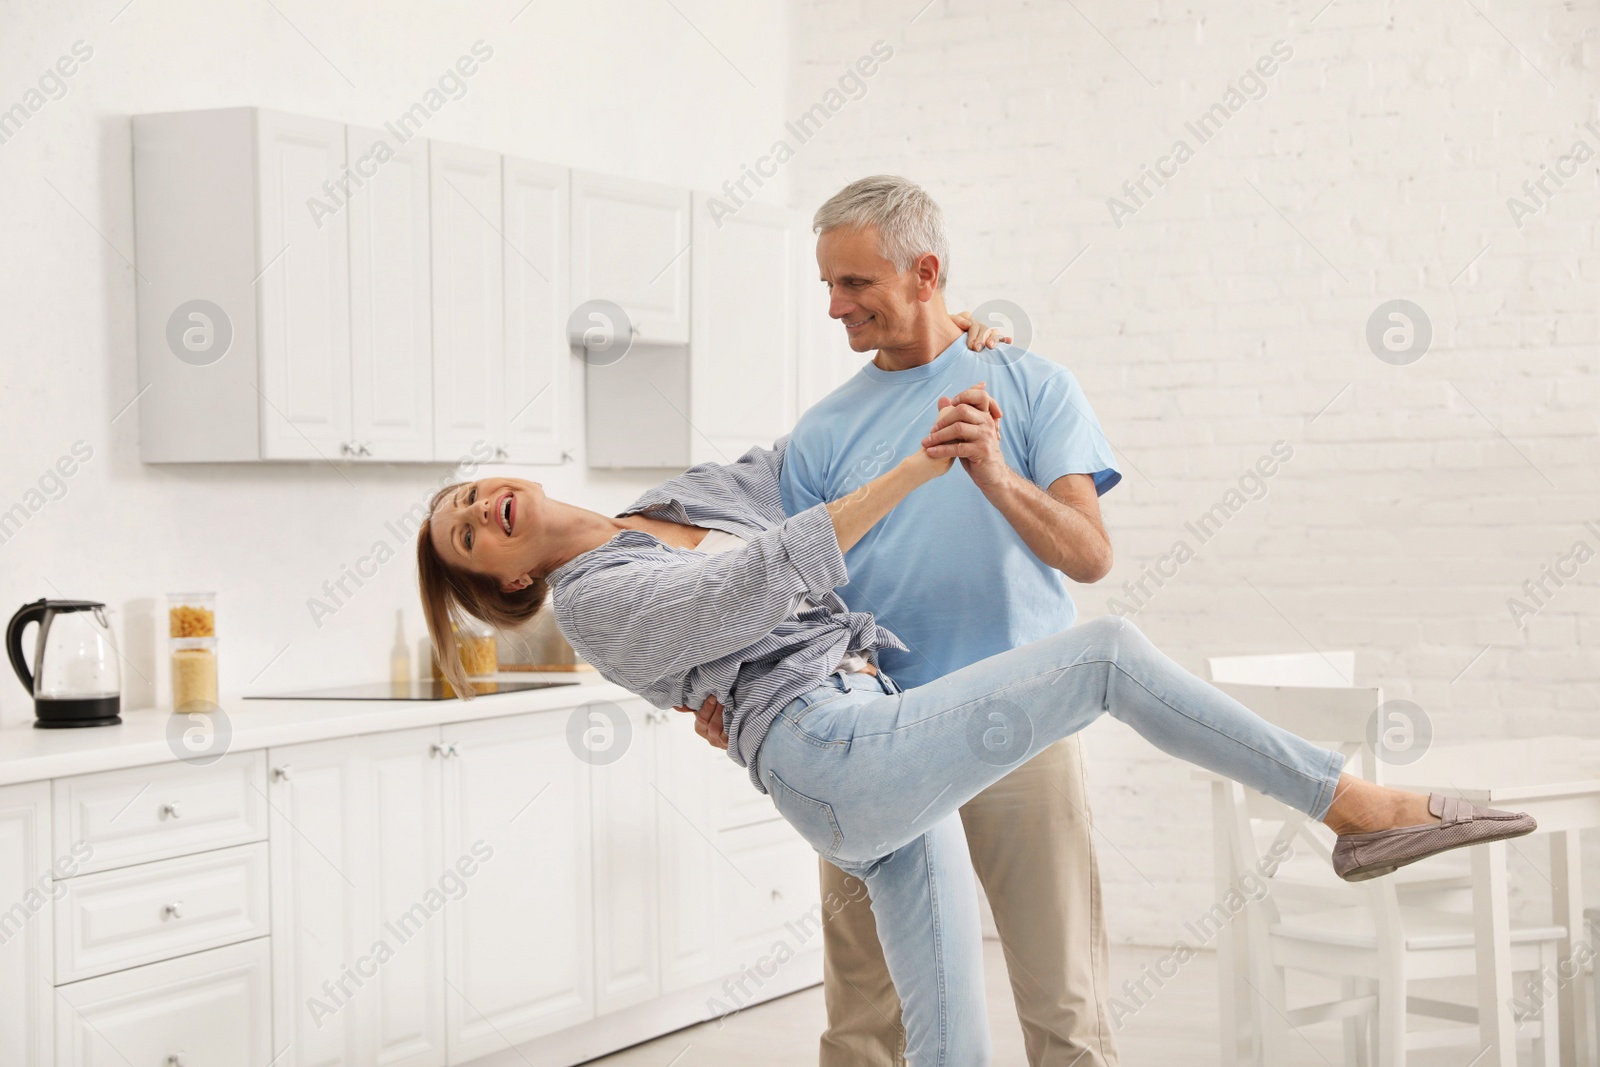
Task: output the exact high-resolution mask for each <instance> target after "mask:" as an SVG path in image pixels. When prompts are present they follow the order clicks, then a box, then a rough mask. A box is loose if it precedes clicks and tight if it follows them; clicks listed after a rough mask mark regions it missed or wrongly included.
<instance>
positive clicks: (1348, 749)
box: [1212, 681, 1383, 782]
mask: <svg viewBox="0 0 1600 1067" xmlns="http://www.w3.org/2000/svg"><path fill="white" fill-rule="evenodd" d="M1212 684H1213V685H1215V686H1216V687H1217V688H1218V689H1220V690H1222V691H1223V692H1224V693H1226V694H1228V695H1229V696H1231V697H1232V698H1233V699H1235V700H1237V701H1238V702H1239V703H1241V704H1243V705H1244V706H1245V707H1247V708H1249V709H1250V710H1251V711H1253V712H1255V713H1256V714H1257V715H1259V716H1261V717H1262V718H1263V719H1266V720H1267V721H1268V722H1270V723H1272V724H1273V725H1274V726H1281V727H1283V728H1284V729H1285V730H1288V731H1289V732H1290V733H1294V734H1299V735H1300V736H1301V737H1303V738H1305V739H1306V740H1308V741H1314V742H1316V743H1317V744H1321V745H1327V746H1329V747H1330V748H1337V749H1338V750H1339V751H1340V752H1343V753H1344V754H1345V772H1346V773H1348V774H1354V775H1359V776H1360V777H1362V778H1365V779H1367V780H1368V781H1369V782H1379V781H1382V765H1381V764H1380V763H1379V761H1378V760H1377V758H1376V755H1377V754H1376V752H1375V751H1374V749H1373V738H1372V737H1371V736H1369V735H1370V733H1371V731H1372V725H1373V714H1374V713H1375V712H1376V711H1377V710H1378V705H1380V704H1382V703H1383V690H1382V689H1379V688H1377V687H1376V686H1373V687H1362V688H1356V687H1354V686H1346V687H1338V686H1310V685H1243V684H1239V683H1236V682H1224V681H1214V682H1213V683H1212Z"/></svg>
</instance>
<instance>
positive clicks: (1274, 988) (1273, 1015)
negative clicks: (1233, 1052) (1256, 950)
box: [1256, 960, 1289, 1067]
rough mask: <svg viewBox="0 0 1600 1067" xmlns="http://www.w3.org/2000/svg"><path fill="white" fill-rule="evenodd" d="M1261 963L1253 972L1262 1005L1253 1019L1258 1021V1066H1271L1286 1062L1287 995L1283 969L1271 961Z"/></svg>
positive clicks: (1287, 1029) (1287, 1059) (1287, 1042)
mask: <svg viewBox="0 0 1600 1067" xmlns="http://www.w3.org/2000/svg"><path fill="white" fill-rule="evenodd" d="M1265 963H1266V965H1265V966H1263V967H1260V968H1259V970H1258V972H1257V973H1259V974H1260V975H1261V989H1260V993H1261V996H1262V998H1263V999H1264V1000H1265V1001H1266V1003H1265V1004H1263V1005H1261V1010H1260V1011H1259V1012H1257V1013H1256V1018H1258V1019H1260V1020H1261V1027H1260V1032H1259V1035H1258V1036H1259V1038H1260V1042H1259V1044H1257V1045H1256V1049H1257V1050H1258V1051H1259V1052H1260V1054H1261V1062H1262V1064H1264V1065H1265V1067H1273V1065H1275V1064H1280V1063H1288V1062H1289V994H1288V991H1287V989H1286V988H1285V985H1286V982H1285V977H1284V975H1285V972H1284V969H1283V968H1282V967H1279V966H1277V965H1276V964H1274V963H1272V961H1271V960H1267V961H1265Z"/></svg>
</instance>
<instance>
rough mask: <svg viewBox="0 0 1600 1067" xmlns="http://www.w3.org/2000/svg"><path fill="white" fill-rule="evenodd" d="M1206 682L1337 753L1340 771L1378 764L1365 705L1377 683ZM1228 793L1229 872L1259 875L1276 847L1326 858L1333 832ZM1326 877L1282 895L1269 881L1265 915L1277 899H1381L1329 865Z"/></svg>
mask: <svg viewBox="0 0 1600 1067" xmlns="http://www.w3.org/2000/svg"><path fill="white" fill-rule="evenodd" d="M1213 684H1214V685H1215V686H1216V687H1217V688H1218V689H1220V690H1222V691H1223V692H1224V693H1226V694H1227V695H1228V696H1231V697H1233V698H1234V699H1235V700H1237V701H1239V703H1241V704H1243V705H1244V706H1245V707H1247V708H1249V709H1250V710H1251V711H1253V712H1255V713H1256V714H1257V715H1259V716H1261V717H1262V718H1263V719H1265V720H1267V721H1268V722H1270V723H1272V724H1273V725H1275V726H1281V727H1282V728H1284V729H1285V730H1288V731H1290V732H1291V733H1295V734H1299V735H1300V736H1301V737H1304V738H1306V739H1307V740H1309V741H1314V742H1316V743H1317V744H1321V745H1326V746H1328V747H1330V748H1336V749H1338V750H1339V751H1340V752H1342V753H1344V755H1345V765H1344V771H1345V773H1347V774H1352V775H1356V776H1358V777H1361V778H1366V779H1368V780H1369V781H1377V780H1378V779H1379V778H1380V777H1381V769H1382V764H1381V763H1380V762H1379V761H1378V759H1377V758H1376V752H1375V751H1374V749H1373V741H1372V739H1371V737H1370V736H1369V732H1370V730H1371V724H1372V716H1373V712H1374V711H1375V710H1376V709H1377V707H1378V705H1380V704H1382V703H1383V690H1381V689H1379V688H1376V687H1373V688H1359V689H1358V688H1353V687H1343V688H1340V687H1319V686H1287V685H1239V684H1234V683H1229V682H1215V683H1213ZM1230 796H1231V798H1232V803H1231V816H1232V825H1231V826H1230V827H1229V832H1230V834H1231V835H1232V839H1233V852H1234V856H1235V862H1236V864H1237V868H1236V870H1235V872H1234V875H1235V877H1236V878H1240V877H1246V876H1247V874H1248V872H1250V871H1252V870H1253V871H1255V872H1257V877H1258V878H1259V877H1261V873H1260V872H1261V871H1262V869H1263V865H1265V866H1267V867H1269V868H1270V867H1271V866H1272V863H1271V862H1270V858H1271V856H1272V855H1274V854H1276V855H1277V856H1278V857H1280V858H1281V857H1282V856H1283V855H1284V851H1283V846H1287V847H1288V848H1289V849H1292V850H1293V851H1294V853H1295V854H1296V855H1303V856H1304V855H1309V857H1311V858H1314V859H1315V860H1316V861H1317V862H1320V863H1325V864H1331V860H1332V853H1333V832H1332V831H1331V830H1329V829H1328V828H1327V827H1325V826H1323V825H1322V824H1321V823H1318V822H1315V821H1313V820H1311V819H1310V818H1308V817H1307V816H1305V815H1303V814H1301V813H1299V812H1296V811H1293V810H1292V809H1290V808H1289V807H1287V806H1285V805H1283V804H1281V803H1279V802H1278V801H1276V800H1273V799H1271V798H1269V797H1266V796H1263V795H1262V794H1260V793H1257V792H1256V791H1254V790H1252V789H1248V788H1246V787H1244V786H1242V785H1237V786H1235V787H1234V788H1233V789H1232V790H1231V793H1230ZM1329 877H1330V882H1329V884H1328V886H1326V887H1325V888H1322V889H1319V888H1316V887H1309V886H1300V887H1299V888H1298V889H1297V890H1296V891H1294V892H1293V893H1291V894H1290V895H1289V897H1288V898H1287V899H1279V898H1280V897H1281V896H1282V895H1281V894H1278V893H1277V891H1276V887H1274V899H1272V900H1269V901H1266V902H1265V908H1266V913H1267V915H1268V916H1269V919H1270V920H1275V919H1276V917H1277V915H1278V914H1279V904H1280V903H1282V904H1283V905H1285V906H1287V907H1288V908H1289V909H1290V910H1294V906H1295V905H1296V904H1300V905H1303V906H1309V907H1318V906H1320V907H1327V906H1340V905H1348V904H1351V903H1360V902H1363V901H1365V902H1367V903H1378V904H1379V905H1380V906H1382V904H1383V901H1382V894H1381V893H1380V894H1378V895H1377V897H1376V898H1375V897H1374V895H1373V894H1370V893H1356V892H1351V889H1352V888H1353V887H1351V886H1349V885H1347V884H1346V883H1342V882H1338V881H1337V880H1334V879H1332V875H1331V871H1330V874H1329ZM1267 881H1269V882H1270V881H1271V880H1270V879H1267ZM1296 898H1298V899H1296Z"/></svg>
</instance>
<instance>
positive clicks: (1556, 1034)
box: [1533, 941, 1561, 1067]
mask: <svg viewBox="0 0 1600 1067" xmlns="http://www.w3.org/2000/svg"><path fill="white" fill-rule="evenodd" d="M1557 955H1558V953H1557V952H1556V945H1555V943H1554V942H1553V941H1546V942H1545V943H1544V945H1543V946H1542V947H1541V949H1540V951H1539V962H1540V963H1542V964H1543V965H1544V966H1543V967H1542V968H1541V969H1540V972H1539V977H1540V978H1541V979H1543V978H1544V976H1545V975H1547V974H1555V973H1556V957H1557ZM1533 1062H1534V1063H1535V1064H1537V1065H1538V1067H1561V998H1560V997H1559V996H1554V995H1552V996H1548V997H1546V998H1545V999H1544V1003H1542V1004H1540V1005H1539V1036H1538V1037H1537V1038H1535V1039H1534V1042H1533Z"/></svg>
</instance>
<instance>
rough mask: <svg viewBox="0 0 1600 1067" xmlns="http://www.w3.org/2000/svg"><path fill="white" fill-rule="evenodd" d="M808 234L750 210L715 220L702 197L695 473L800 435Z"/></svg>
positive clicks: (697, 236)
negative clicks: (803, 253) (698, 466)
mask: <svg viewBox="0 0 1600 1067" xmlns="http://www.w3.org/2000/svg"><path fill="white" fill-rule="evenodd" d="M803 232H804V231H803V230H802V229H801V227H800V225H799V221H798V219H797V218H796V216H795V214H794V213H793V212H791V211H789V210H787V209H783V208H774V207H769V206H765V205H761V204H746V205H745V206H744V207H743V208H741V209H740V210H739V212H738V213H737V214H735V215H731V216H725V217H723V218H720V219H716V220H713V219H712V216H711V213H710V212H709V211H708V210H707V209H706V198H705V197H704V196H703V195H696V197H695V210H694V330H693V338H694V341H693V344H692V345H691V346H690V353H691V363H690V375H689V380H690V404H691V410H692V412H693V414H692V415H691V418H692V419H693V420H694V425H695V428H696V430H697V431H698V432H697V433H694V434H691V435H690V438H689V440H690V441H691V454H690V455H691V462H693V463H704V462H722V463H727V462H731V461H732V460H734V459H736V458H737V457H739V456H741V455H743V454H744V453H745V452H746V451H747V450H748V449H750V448H751V447H753V446H755V445H771V443H772V442H773V441H774V440H775V439H776V438H777V437H779V436H781V435H782V434H785V433H787V432H788V431H789V429H790V427H792V426H793V425H794V419H795V410H794V395H795V373H796V370H795V353H796V350H797V344H798V341H797V323H796V319H795V306H796V298H797V297H796V294H797V290H798V278H797V266H798V262H799V256H798V254H797V246H798V245H799V244H800V243H801V234H802V233H803Z"/></svg>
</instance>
